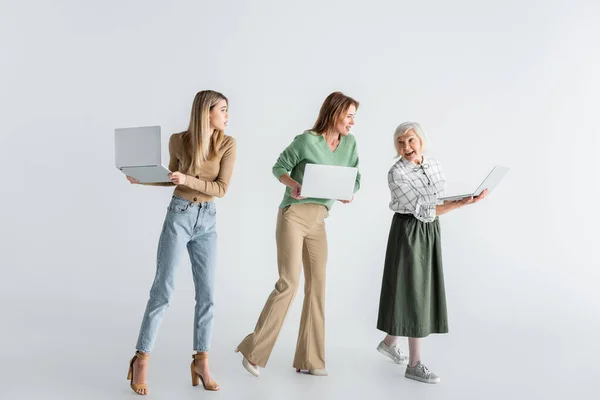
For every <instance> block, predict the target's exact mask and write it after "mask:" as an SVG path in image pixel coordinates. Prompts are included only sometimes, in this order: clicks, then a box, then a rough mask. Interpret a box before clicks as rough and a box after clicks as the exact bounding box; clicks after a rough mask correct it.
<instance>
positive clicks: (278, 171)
mask: <svg viewBox="0 0 600 400" xmlns="http://www.w3.org/2000/svg"><path fill="white" fill-rule="evenodd" d="M306 164H325V165H337V166H340V167H358V153H357V151H356V139H355V138H354V136H352V135H348V136H341V137H340V143H339V144H338V147H337V148H336V149H335V151H331V148H330V147H329V145H327V142H326V141H325V138H324V137H323V136H321V135H319V134H318V133H316V132H313V131H305V132H304V133H302V134H300V135H298V136H296V137H295V138H294V141H293V142H292V143H291V144H290V145H289V146H288V147H287V148H286V149H285V150H283V152H282V153H281V154H280V155H279V158H278V159H277V162H276V163H275V165H274V166H273V175H275V177H276V178H277V179H279V178H281V176H282V175H285V174H289V175H290V176H291V177H292V179H294V180H295V181H296V182H298V183H300V184H302V179H303V177H304V167H305V166H306ZM359 188H360V173H358V174H357V175H356V184H355V185H354V193H356V192H357V191H358V189H359ZM334 202H335V200H328V199H314V198H310V197H309V198H306V199H303V200H296V199H294V198H293V197H292V189H290V188H289V187H286V189H285V194H284V195H283V201H282V202H281V204H280V205H279V207H280V208H284V207H287V206H289V205H290V204H298V203H316V204H322V205H324V206H325V207H327V209H328V210H329V209H331V206H332V205H333V203H334Z"/></svg>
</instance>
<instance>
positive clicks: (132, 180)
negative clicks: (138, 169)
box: [127, 176, 141, 185]
mask: <svg viewBox="0 0 600 400" xmlns="http://www.w3.org/2000/svg"><path fill="white" fill-rule="evenodd" d="M127 180H128V181H129V183H131V184H132V185H139V184H140V183H141V182H140V181H138V180H137V179H135V178H132V177H130V176H128V177H127Z"/></svg>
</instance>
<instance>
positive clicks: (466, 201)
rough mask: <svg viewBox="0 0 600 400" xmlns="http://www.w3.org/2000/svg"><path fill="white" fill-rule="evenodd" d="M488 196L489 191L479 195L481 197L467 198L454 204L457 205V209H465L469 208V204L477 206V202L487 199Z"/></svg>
mask: <svg viewBox="0 0 600 400" xmlns="http://www.w3.org/2000/svg"><path fill="white" fill-rule="evenodd" d="M487 194H488V190H487V189H485V190H484V191H483V192H481V193H480V194H479V196H475V197H473V196H471V197H465V198H464V199H462V200H456V201H455V202H454V203H455V204H456V207H457V208H460V207H463V206H467V205H469V204H475V203H477V202H480V201H481V200H483V199H485V197H486V196H487Z"/></svg>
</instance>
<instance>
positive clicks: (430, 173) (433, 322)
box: [377, 122, 487, 383]
mask: <svg viewBox="0 0 600 400" xmlns="http://www.w3.org/2000/svg"><path fill="white" fill-rule="evenodd" d="M394 145H395V147H396V150H397V152H398V157H400V159H399V160H398V161H397V162H396V163H395V164H394V165H393V166H392V168H391V169H390V171H389V173H388V184H389V188H390V192H391V202H390V209H391V210H392V211H394V212H395V214H394V217H393V219H392V226H391V228H390V234H389V237H388V244H387V251H386V255H385V266H384V271H383V280H382V284H381V296H380V300H379V317H378V320H377V329H379V330H381V331H383V332H385V333H387V336H386V337H385V338H384V340H383V341H381V343H379V346H378V347H377V350H378V351H379V352H380V353H382V354H383V355H385V356H387V357H389V358H391V359H392V360H393V361H394V362H396V363H398V364H405V363H407V361H408V365H407V367H406V372H405V374H404V376H405V377H406V378H409V379H414V380H417V381H420V382H424V383H438V382H439V381H440V378H439V377H438V376H437V375H436V374H434V373H433V372H431V371H430V370H429V369H428V368H427V367H426V366H425V365H424V364H423V363H422V362H421V339H420V338H423V337H426V336H428V335H430V334H432V333H447V332H448V318H447V311H446V292H445V288H444V275H443V271H442V245H441V232H440V223H439V219H438V216H439V215H442V214H445V213H447V212H450V211H452V210H456V209H458V208H460V207H463V206H465V205H467V204H473V203H477V202H478V201H481V200H483V199H484V198H485V196H486V195H487V190H484V191H483V193H482V194H481V195H479V196H478V197H475V198H473V197H469V198H465V199H463V200H459V201H452V202H444V203H443V204H440V201H439V200H438V199H439V198H440V197H443V195H444V191H445V190H446V179H445V178H444V174H443V172H442V168H441V166H440V163H439V162H438V161H437V160H436V159H434V158H430V157H426V156H425V155H424V154H425V153H426V151H427V138H426V136H425V133H424V132H423V129H422V128H421V126H420V125H419V124H418V123H416V122H405V123H403V124H400V125H399V126H398V128H396V131H395V132H394ZM400 336H405V337H408V348H409V357H408V359H407V357H406V356H405V355H404V353H403V352H402V350H400V349H399V348H398V338H399V337H400Z"/></svg>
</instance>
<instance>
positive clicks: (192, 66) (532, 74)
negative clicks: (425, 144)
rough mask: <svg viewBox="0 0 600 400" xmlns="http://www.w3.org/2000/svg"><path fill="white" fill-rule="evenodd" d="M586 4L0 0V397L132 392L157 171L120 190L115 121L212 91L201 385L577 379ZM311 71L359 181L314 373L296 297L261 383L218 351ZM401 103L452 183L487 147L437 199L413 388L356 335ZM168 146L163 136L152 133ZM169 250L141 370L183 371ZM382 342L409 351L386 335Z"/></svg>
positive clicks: (596, 55)
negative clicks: (216, 114) (357, 166)
mask: <svg viewBox="0 0 600 400" xmlns="http://www.w3.org/2000/svg"><path fill="white" fill-rule="evenodd" d="M599 40H600V5H599V4H598V3H597V2H595V1H592V0H590V1H575V0H571V1H550V0H546V1H512V0H508V1H503V2H490V1H475V0H456V1H453V2H447V1H442V0H437V1H422V2H405V1H388V2H383V1H358V0H354V1H348V0H347V1H324V0H321V1H316V0H304V1H298V2H293V3H292V2H287V1H252V2H250V1H248V2H242V1H239V2H235V1H211V2H206V1H172V2H163V1H141V0H138V1H127V0H121V1H87V2H81V1H75V0H71V1H67V0H55V1H42V0H38V1H20V2H17V1H7V0H2V1H0V49H1V54H0V88H1V89H0V110H1V111H0V113H1V118H0V122H1V127H2V128H1V131H0V163H1V165H2V177H3V184H2V187H1V189H0V190H1V191H2V193H1V197H0V201H1V203H0V204H1V207H0V217H1V220H0V221H1V225H0V239H1V240H0V265H1V266H2V275H1V279H0V321H1V325H0V326H1V327H0V335H1V340H0V368H1V370H0V397H1V398H6V399H17V398H61V399H67V398H68V399H71V398H98V399H117V398H131V396H133V393H132V392H131V391H130V389H129V388H128V383H127V382H126V381H125V379H124V378H125V373H126V368H127V362H128V360H129V358H130V357H131V355H132V354H133V351H134V346H135V341H136V338H137V333H138V329H139V323H140V321H141V317H142V314H143V311H144V307H145V303H146V301H147V296H148V291H149V288H150V285H151V282H152V279H153V277H154V269H155V257H156V245H157V241H158V236H159V233H160V228H161V224H162V221H163V219H164V215H165V212H166V206H167V204H168V201H169V198H170V195H171V189H168V188H157V187H140V186H132V185H130V184H129V183H128V182H127V181H126V180H125V177H124V176H123V174H122V173H120V172H119V171H118V170H117V169H116V168H115V167H114V148H113V146H114V141H113V140H114V128H117V127H127V126H141V125H154V124H156V125H161V126H162V129H163V142H164V143H165V145H166V141H167V140H168V135H169V134H170V133H172V132H179V131H182V130H184V129H185V128H186V127H187V123H188V119H189V112H190V108H191V102H192V99H193V97H194V95H195V94H196V92H197V91H199V90H203V89H214V90H218V91H221V92H223V93H224V94H225V95H227V96H228V97H229V99H230V124H229V128H228V132H227V133H228V134H230V135H232V136H234V137H235V138H236V139H237V145H238V159H237V163H236V167H235V172H234V177H233V180H232V182H231V187H230V191H229V192H228V193H227V196H226V197H225V198H223V199H218V205H217V206H218V226H219V257H218V274H217V287H216V319H215V324H214V333H213V346H212V352H211V363H212V371H213V375H214V377H215V378H216V379H217V380H218V382H219V383H220V384H221V386H222V390H221V392H220V393H218V394H213V395H214V396H217V397H220V398H232V399H242V398H257V399H259V398H260V399H281V398H283V396H287V397H289V398H306V397H307V396H310V397H312V398H314V399H317V398H327V399H333V398H340V399H341V398H365V397H367V396H369V397H375V396H379V397H381V396H386V397H396V396H397V397H403V396H413V397H414V396H417V397H416V398H428V399H429V398H431V399H434V398H435V399H437V398H440V399H442V398H443V399H457V398H461V399H463V398H479V399H481V398H485V399H496V398H505V397H507V396H510V397H511V398H518V399H521V398H541V397H542V396H543V397H544V398H556V399H558V398H565V396H568V397H567V398H575V396H577V395H578V396H580V397H579V398H590V397H592V396H593V395H592V383H591V382H592V381H593V380H594V379H595V378H596V377H597V375H598V369H599V368H598V362H597V359H596V358H597V354H598V351H599V346H598V342H597V341H596V340H595V339H596V337H597V335H598V330H599V329H600V318H599V313H598V309H599V306H600V298H599V296H598V284H599V283H600V282H599V281H600V272H599V267H600V262H599V260H598V256H597V254H598V252H597V248H595V247H594V246H595V245H597V231H598V226H599V224H600V218H599V216H598V212H597V207H598V205H597V204H598V198H599V195H600V189H599V188H598V174H599V173H600V171H599V168H598V163H597V161H596V160H595V158H594V157H595V156H596V154H597V152H598V148H599V145H600V143H599V139H598V132H597V129H598V128H597V127H598V124H599V123H600V117H599V114H598V105H599V100H600V95H599V92H600V75H599V74H598V70H599V68H598V67H599V64H600V46H598V43H599ZM334 90H341V91H343V92H344V93H346V94H348V95H350V96H352V97H354V98H356V99H357V100H359V101H360V102H361V106H360V108H359V111H358V114H357V119H356V121H357V123H356V125H355V128H354V131H353V133H354V134H355V135H356V138H357V142H358V146H359V155H360V161H361V172H362V175H363V182H362V188H361V190H360V192H359V193H358V195H357V196H356V200H355V201H354V202H353V203H352V204H350V205H343V204H340V203H337V204H336V205H335V206H334V208H333V210H332V212H331V216H330V218H329V219H328V222H327V224H328V234H329V243H330V252H329V253H330V257H329V263H328V273H327V279H328V286H327V305H326V321H327V327H326V333H327V362H328V369H329V372H330V376H329V377H327V378H316V377H310V376H299V375H297V374H295V373H294V372H293V370H292V368H291V363H292V359H293V351H294V346H295V341H296V334H297V328H298V323H299V314H300V308H301V299H302V290H300V291H299V294H298V297H297V298H296V301H295V302H294V304H293V307H292V308H291V311H290V313H289V315H288V318H287V320H286V323H285V324H284V327H283V329H282V332H281V335H280V338H279V341H278V342H277V346H276V347H275V350H274V352H273V355H272V358H271V360H270V362H269V364H268V366H267V368H266V369H265V370H263V371H262V372H263V374H262V376H261V378H260V379H255V378H252V377H251V376H250V375H249V374H247V373H246V372H245V371H244V370H243V369H242V367H241V366H240V364H239V362H240V358H239V355H237V354H234V353H233V350H234V348H235V347H236V345H237V344H238V342H239V341H240V340H241V339H242V338H243V337H244V336H245V335H246V334H248V333H249V332H251V331H252V329H253V327H254V324H255V322H256V319H257V317H258V314H259V312H260V310H261V308H262V306H263V304H264V301H265V300H266V298H267V296H268V294H269V292H270V291H271V290H272V288H273V285H274V283H275V281H276V279H277V275H276V263H275V260H276V258H275V240H274V228H275V218H276V210H277V206H278V204H279V202H280V200H281V197H282V195H283V189H284V188H283V186H282V185H281V184H280V183H278V182H277V181H276V179H275V178H274V177H273V176H272V174H271V167H272V165H273V163H274V162H275V160H276V159H277V157H278V155H279V153H280V152H281V150H283V148H284V147H285V146H286V145H287V144H288V143H289V142H290V141H291V140H292V139H293V137H294V136H295V135H296V134H298V133H300V132H302V131H303V130H304V129H307V128H310V127H311V126H312V124H313V122H314V120H315V119H316V117H317V114H318V110H319V107H320V105H321V103H322V101H323V100H324V99H325V97H326V96H327V95H328V94H329V93H330V92H332V91H334ZM405 120H416V121H419V122H420V123H421V124H422V125H423V127H424V128H425V130H426V131H427V132H428V134H429V137H430V140H431V151H430V155H431V156H434V157H436V158H438V159H439V160H440V161H441V162H442V164H443V166H444V167H445V173H446V177H447V179H448V181H449V191H450V192H458V191H462V190H465V189H466V190H468V189H471V188H473V187H474V186H476V185H477V184H478V182H479V181H480V180H481V179H482V178H483V176H485V174H486V173H487V171H488V170H489V169H490V168H491V167H492V166H493V165H495V164H502V165H507V166H509V167H511V171H510V172H509V174H508V175H507V176H506V178H505V180H503V181H502V182H501V184H500V185H499V186H498V188H497V190H496V191H495V192H494V193H492V195H490V197H489V199H488V200H486V201H484V202H482V203H479V204H477V205H474V206H471V207H468V208H464V209H461V210H458V211H455V212H453V213H452V214H448V215H447V216H443V217H442V226H443V243H444V267H445V276H446V290H447V296H448V305H449V316H450V333H449V334H448V335H438V336H432V337H431V338H429V339H427V340H425V341H424V349H423V351H424V354H423V356H424V361H425V363H426V364H427V365H428V366H429V367H430V368H431V369H432V370H433V371H434V372H436V373H437V374H439V375H440V376H441V377H442V384H440V385H437V386H427V385H423V384H418V383H416V382H411V381H408V380H406V379H405V378H404V377H403V372H404V369H403V367H400V366H396V365H394V364H392V363H391V361H389V360H387V359H385V358H383V357H382V356H381V355H379V354H378V353H376V352H375V347H376V346H377V344H378V342H379V340H381V338H382V337H383V335H382V333H381V332H378V331H377V330H376V329H375V324H376V318H377V306H378V301H379V285H380V281H381V275H382V270H383V258H384V253H385V246H386V240H387V234H388V229H389V224H390V220H391V216H392V213H391V211H389V210H388V207H387V205H388V201H389V192H388V188H387V180H386V175H387V171H388V169H389V167H390V166H391V165H392V163H393V162H394V160H393V156H394V149H393V144H392V134H393V131H394V128H395V127H396V126H397V125H398V124H399V123H401V122H403V121H405ZM165 154H166V146H165ZM192 318H193V284H192V280H191V273H190V268H189V264H188V263H186V264H184V265H182V266H181V269H180V271H179V275H178V281H177V290H176V292H175V295H174V297H173V299H172V302H171V306H170V309H169V311H168V312H167V314H166V318H165V319H164V321H163V324H162V327H161V330H160V333H159V336H158V340H157V345H156V349H155V351H154V353H153V355H152V361H151V367H150V368H151V369H150V374H149V377H148V379H149V384H150V390H151V391H152V398H161V399H162V398H182V399H183V398H190V399H191V398H198V396H204V395H205V394H204V393H201V392H202V390H201V389H198V388H192V387H191V385H190V382H189V370H188V368H189V361H190V360H191V342H192ZM402 346H403V347H404V348H405V349H406V344H405V342H403V343H402Z"/></svg>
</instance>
